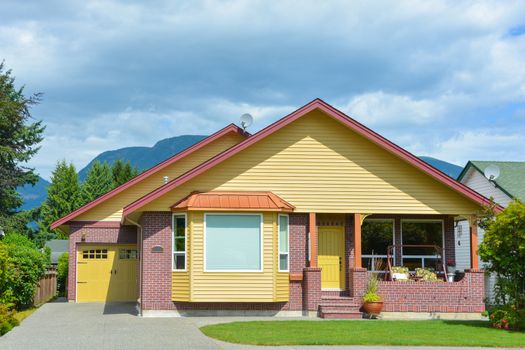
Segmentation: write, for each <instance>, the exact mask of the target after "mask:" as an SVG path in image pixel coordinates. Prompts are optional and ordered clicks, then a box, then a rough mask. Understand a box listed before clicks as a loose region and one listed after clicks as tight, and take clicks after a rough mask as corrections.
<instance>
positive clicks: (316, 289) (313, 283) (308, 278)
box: [303, 267, 321, 311]
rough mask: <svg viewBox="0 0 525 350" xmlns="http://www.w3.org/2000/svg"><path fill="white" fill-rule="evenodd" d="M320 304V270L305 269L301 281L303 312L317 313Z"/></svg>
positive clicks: (313, 268) (314, 268) (316, 268)
mask: <svg viewBox="0 0 525 350" xmlns="http://www.w3.org/2000/svg"><path fill="white" fill-rule="evenodd" d="M320 302H321V269H320V268H318V267H306V268H305V269H304V280H303V310H310V311H317V308H318V307H319V303H320Z"/></svg>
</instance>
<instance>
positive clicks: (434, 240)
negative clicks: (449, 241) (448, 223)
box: [402, 222, 443, 255]
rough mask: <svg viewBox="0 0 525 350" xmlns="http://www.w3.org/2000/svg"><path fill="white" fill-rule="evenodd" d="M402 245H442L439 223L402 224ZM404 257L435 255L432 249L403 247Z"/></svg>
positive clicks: (441, 232) (441, 228)
mask: <svg viewBox="0 0 525 350" xmlns="http://www.w3.org/2000/svg"><path fill="white" fill-rule="evenodd" d="M402 233H403V244H424V245H428V244H431V245H437V246H439V247H441V246H442V245H443V226H442V223H441V222H403V223H402ZM403 254H404V255H435V254H436V251H435V250H434V249H433V248H424V247H405V248H403Z"/></svg>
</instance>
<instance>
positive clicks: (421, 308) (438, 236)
mask: <svg viewBox="0 0 525 350" xmlns="http://www.w3.org/2000/svg"><path fill="white" fill-rule="evenodd" d="M454 218H455V216H452V215H363V214H315V213H310V214H309V215H308V227H309V231H308V235H307V242H305V243H306V244H307V248H308V249H307V253H308V254H307V259H306V260H307V266H308V267H307V268H305V269H304V271H303V273H302V274H300V273H297V272H295V271H294V270H296V269H294V260H295V259H294V256H293V255H294V254H292V256H291V266H290V272H291V275H290V280H291V282H290V294H291V298H290V299H291V300H293V292H294V288H295V289H297V287H294V283H297V282H299V281H300V278H299V276H300V275H304V281H302V285H303V295H304V301H303V302H304V306H305V307H306V308H307V309H308V310H310V311H313V312H318V315H319V316H321V317H326V318H359V317H361V313H360V312H359V309H360V307H361V305H362V299H361V298H362V296H363V294H364V293H365V290H366V286H367V283H368V279H369V276H370V274H371V273H378V274H379V276H380V277H381V281H380V282H379V289H378V290H379V294H380V295H381V296H382V297H383V299H384V309H383V311H384V312H387V313H406V312H411V313H429V314H436V313H463V314H465V313H480V312H482V311H483V310H484V301H483V298H484V275H483V272H482V271H480V270H479V269H478V266H477V262H478V258H477V252H476V251H475V250H474V251H472V252H471V261H472V264H471V268H470V269H467V270H465V271H457V272H456V276H455V279H454V282H446V265H449V266H455V251H454V250H455V244H454ZM470 235H471V241H472V242H473V244H471V247H477V244H476V242H477V232H476V225H471V233H470ZM420 245H425V246H424V247H423V246H420ZM291 246H292V249H293V243H291ZM428 246H439V248H440V252H439V253H436V251H435V250H433V249H429V248H428ZM389 247H390V251H391V252H393V253H392V254H388V250H389ZM388 262H390V265H392V266H405V267H407V268H408V269H409V270H410V271H411V272H412V273H413V272H414V271H415V269H416V268H432V269H434V270H435V271H436V275H437V277H438V281H432V282H427V281H425V282H424V281H416V280H407V281H395V280H392V274H391V271H389V268H388V265H389V264H388Z"/></svg>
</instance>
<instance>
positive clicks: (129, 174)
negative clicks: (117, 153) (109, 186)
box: [111, 159, 139, 188]
mask: <svg viewBox="0 0 525 350" xmlns="http://www.w3.org/2000/svg"><path fill="white" fill-rule="evenodd" d="M111 173H112V174H113V188H115V187H118V186H120V185H122V184H123V183H125V182H127V181H129V180H131V179H132V178H134V177H135V176H137V175H138V174H139V170H138V169H137V168H136V167H134V166H132V165H131V162H130V161H129V160H128V161H127V162H124V161H122V160H121V159H118V160H117V161H116V162H114V163H113V165H112V167H111Z"/></svg>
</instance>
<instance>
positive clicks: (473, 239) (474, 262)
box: [469, 217, 479, 270]
mask: <svg viewBox="0 0 525 350" xmlns="http://www.w3.org/2000/svg"><path fill="white" fill-rule="evenodd" d="M469 224H470V268H471V269H472V270H477V269H478V268H479V264H478V225H477V222H476V219H475V217H471V218H470V220H469Z"/></svg>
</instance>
